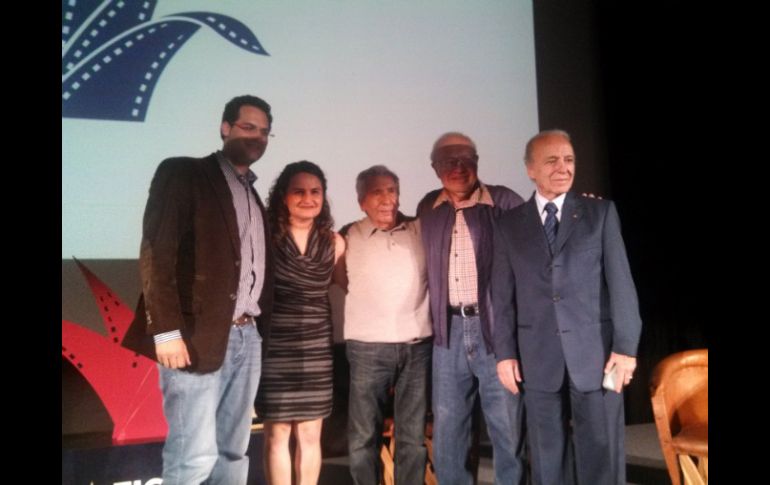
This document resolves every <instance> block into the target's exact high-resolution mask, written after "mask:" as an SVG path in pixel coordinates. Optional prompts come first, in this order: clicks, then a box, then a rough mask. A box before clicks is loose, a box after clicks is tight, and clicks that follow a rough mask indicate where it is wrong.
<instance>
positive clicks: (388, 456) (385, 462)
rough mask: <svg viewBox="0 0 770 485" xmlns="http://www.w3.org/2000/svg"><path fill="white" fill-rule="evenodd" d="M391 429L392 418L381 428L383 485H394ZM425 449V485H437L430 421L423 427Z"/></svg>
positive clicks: (393, 453)
mask: <svg viewBox="0 0 770 485" xmlns="http://www.w3.org/2000/svg"><path fill="white" fill-rule="evenodd" d="M393 428H394V426H393V418H386V419H385V423H384V425H383V427H382V436H383V438H385V440H384V441H383V443H382V448H380V460H381V461H382V483H383V485H394V483H395V474H394V470H395V468H394V463H395V458H396V440H395V439H394V438H393ZM425 448H427V450H428V463H427V464H426V465H425V485H438V480H436V473H435V471H434V470H433V423H432V422H430V421H428V424H427V425H426V426H425Z"/></svg>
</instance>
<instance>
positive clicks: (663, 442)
mask: <svg viewBox="0 0 770 485" xmlns="http://www.w3.org/2000/svg"><path fill="white" fill-rule="evenodd" d="M708 366H709V354H708V349H697V350H688V351H685V352H678V353H676V354H672V355H669V356H668V357H666V358H665V359H663V360H662V361H660V362H659V363H658V365H656V366H655V370H654V371H653V374H652V378H651V379H650V396H651V398H652V410H653V413H654V415H655V426H656V427H657V430H658V437H659V438H660V446H661V450H662V451H663V457H664V458H665V460H666V467H667V468H668V472H669V475H670V476H671V482H672V483H673V484H674V485H678V484H679V483H680V479H679V466H678V462H677V458H676V452H675V449H674V447H673V445H672V437H674V436H676V435H677V433H679V432H680V431H681V430H682V429H683V428H686V427H689V426H695V425H703V424H706V425H708V420H709V410H708V396H709V384H708Z"/></svg>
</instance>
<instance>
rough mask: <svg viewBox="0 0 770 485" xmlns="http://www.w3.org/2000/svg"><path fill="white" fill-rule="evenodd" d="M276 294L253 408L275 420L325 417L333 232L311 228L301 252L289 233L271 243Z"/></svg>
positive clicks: (329, 383) (329, 370) (328, 402)
mask: <svg viewBox="0 0 770 485" xmlns="http://www.w3.org/2000/svg"><path fill="white" fill-rule="evenodd" d="M273 255H274V258H275V265H274V268H275V300H274V304H273V315H272V321H271V322H270V341H269V347H268V348H267V349H266V352H265V356H264V357H263V359H262V377H261V380H260V383H259V391H258V394H257V413H258V414H259V416H260V417H262V418H263V419H268V420H273V421H295V420H296V421H305V420H312V419H318V418H325V417H327V416H329V415H330V414H331V410H332V370H333V369H332V342H333V337H332V319H331V305H330V304H329V295H328V290H329V285H330V283H331V278H332V270H333V268H334V238H333V237H332V236H322V235H321V234H320V233H319V232H318V231H317V230H316V228H315V226H314V227H313V229H312V230H311V232H310V235H309V237H308V243H307V249H306V251H305V254H304V255H301V254H300V252H299V248H298V247H297V245H296V243H295V242H294V238H293V237H292V236H291V235H290V234H288V233H287V234H286V236H284V237H283V238H282V239H281V241H280V243H279V244H278V246H277V247H276V248H275V249H274V251H273Z"/></svg>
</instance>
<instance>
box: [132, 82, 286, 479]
mask: <svg viewBox="0 0 770 485" xmlns="http://www.w3.org/2000/svg"><path fill="white" fill-rule="evenodd" d="M271 126H272V115H271V113H270V105H269V104H267V103H266V102H265V101H264V100H262V99H260V98H257V97H255V96H248V95H246V96H239V97H236V98H233V99H232V100H230V101H229V102H228V103H227V105H226V106H225V109H224V113H223V115H222V124H221V126H220V136H221V138H222V140H223V142H224V143H223V147H222V150H221V151H218V152H216V153H213V154H211V155H209V156H208V157H205V158H186V157H185V158H182V157H180V158H169V159H167V160H164V161H163V162H162V163H161V164H160V166H159V167H158V169H157V171H156V173H155V177H154V178H153V180H152V184H151V186H150V195H149V199H148V201H147V207H146V209H145V213H144V223H143V233H142V245H141V252H140V257H139V264H140V272H141V277H142V297H141V298H140V300H139V305H138V308H137V311H136V316H135V319H134V321H133V322H132V324H131V327H130V328H129V330H128V332H127V333H126V337H125V338H124V340H123V345H124V346H125V347H127V348H129V349H132V350H135V351H136V352H139V353H142V354H144V355H146V356H148V357H150V358H152V359H156V360H157V361H158V363H159V372H160V386H161V391H162V392H163V412H164V414H165V416H166V421H167V422H168V427H169V432H168V436H167V438H166V443H165V446H164V448H163V483H165V484H167V485H171V484H185V485H186V484H192V483H201V482H203V481H206V483H211V484H214V483H217V484H226V485H231V484H245V483H246V478H247V475H248V463H249V462H248V457H246V456H245V455H246V449H247V447H248V443H249V435H250V424H251V413H252V409H253V403H254V398H255V396H256V392H257V386H258V384H259V377H260V370H261V343H262V338H264V339H265V340H267V338H268V329H269V327H268V322H269V316H270V309H271V306H272V279H271V278H272V271H271V270H270V267H271V258H270V250H269V248H270V245H269V244H266V241H269V240H270V238H269V235H268V225H267V223H266V217H265V213H264V208H263V206H262V202H261V200H260V198H259V196H258V194H257V192H256V191H255V190H254V188H253V186H252V184H253V183H254V181H255V180H256V175H255V174H254V173H253V172H252V171H251V170H250V169H249V166H250V165H251V164H252V163H254V162H256V161H257V160H259V159H260V157H262V154H263V153H264V151H265V148H266V146H267V141H268V137H269V136H270V129H271ZM260 334H261V335H260Z"/></svg>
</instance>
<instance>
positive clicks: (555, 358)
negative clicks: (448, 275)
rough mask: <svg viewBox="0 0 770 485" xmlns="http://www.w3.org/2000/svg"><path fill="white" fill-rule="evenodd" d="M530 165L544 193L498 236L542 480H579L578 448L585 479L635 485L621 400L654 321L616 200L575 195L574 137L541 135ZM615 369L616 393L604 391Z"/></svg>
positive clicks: (500, 320) (498, 289) (501, 301)
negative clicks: (636, 279) (646, 312)
mask: <svg viewBox="0 0 770 485" xmlns="http://www.w3.org/2000/svg"><path fill="white" fill-rule="evenodd" d="M525 162H526V166H527V174H528V175H529V177H530V178H531V179H532V180H533V181H534V182H535V185H536V186H537V191H536V192H535V194H534V195H533V197H532V198H531V199H530V200H529V201H528V202H527V203H525V204H523V205H521V206H519V207H517V208H515V209H513V210H512V211H510V212H508V213H507V214H505V215H504V216H503V217H502V218H501V219H500V220H499V223H498V225H497V227H496V230H495V243H494V264H493V268H494V270H493V276H492V298H493V307H494V310H495V328H494V339H493V340H494V342H495V355H496V358H497V361H498V363H497V371H498V376H499V378H500V381H501V382H502V383H503V385H504V386H505V387H506V388H507V389H508V390H509V391H511V392H512V393H514V394H517V393H518V392H519V390H520V388H523V395H524V402H525V405H526V415H527V435H528V437H529V445H530V450H531V454H532V472H533V480H534V483H537V484H563V483H570V482H571V481H572V479H573V477H572V476H571V474H572V472H571V471H570V467H569V466H568V464H569V463H570V462H571V461H572V457H571V456H569V453H570V452H571V451H570V450H571V449H572V448H574V461H575V470H576V473H577V477H576V478H577V483H578V484H581V485H582V484H590V485H597V484H614V483H623V484H624V483H625V469H624V468H625V467H624V458H625V455H624V449H623V426H624V417H623V398H622V394H621V393H622V388H623V386H624V385H628V383H629V382H630V381H631V378H632V376H633V372H634V369H635V368H636V357H635V355H636V350H637V345H638V343H639V334H640V332H641V326H642V322H641V319H640V317H639V309H638V303H637V297H636V289H635V288H634V283H633V280H632V278H631V272H630V269H629V265H628V260H627V258H626V251H625V247H624V245H623V239H622V237H621V234H620V223H619V220H618V214H617V211H616V209H615V206H614V204H613V203H612V202H610V201H606V200H601V199H594V198H587V197H580V196H578V195H575V194H574V193H572V192H569V190H570V188H571V187H572V182H573V177H574V174H575V154H574V151H573V149H572V144H571V143H570V138H569V135H568V134H567V133H566V132H563V131H561V130H551V131H545V132H541V133H540V134H538V135H536V136H535V137H533V138H532V139H531V140H530V141H529V143H528V144H527V148H526V154H525ZM610 372H612V373H614V382H613V383H607V387H611V388H612V391H608V390H606V389H603V388H602V381H603V378H604V377H605V374H609V373H610ZM610 384H611V385H610ZM570 419H571V422H572V445H574V446H569V441H570V440H569V422H570Z"/></svg>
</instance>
